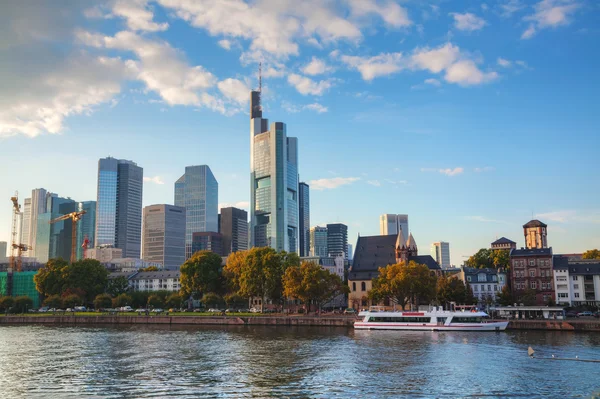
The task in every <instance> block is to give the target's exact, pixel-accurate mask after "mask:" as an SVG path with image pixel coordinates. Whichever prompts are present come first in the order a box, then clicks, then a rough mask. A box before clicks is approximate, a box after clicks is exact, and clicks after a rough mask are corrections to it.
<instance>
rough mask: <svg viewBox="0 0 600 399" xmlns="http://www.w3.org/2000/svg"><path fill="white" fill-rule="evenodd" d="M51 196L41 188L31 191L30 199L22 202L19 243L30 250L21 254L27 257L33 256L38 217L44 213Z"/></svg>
mask: <svg viewBox="0 0 600 399" xmlns="http://www.w3.org/2000/svg"><path fill="white" fill-rule="evenodd" d="M49 195H51V194H50V193H48V192H47V191H46V190H45V189H43V188H36V189H34V190H31V198H25V199H24V200H23V223H22V234H21V243H22V244H25V245H28V246H29V247H30V248H31V249H30V250H28V251H25V252H23V254H24V255H25V254H26V255H28V256H34V255H35V244H36V241H37V226H38V221H37V220H38V215H40V214H42V213H46V207H47V202H48V196H49Z"/></svg>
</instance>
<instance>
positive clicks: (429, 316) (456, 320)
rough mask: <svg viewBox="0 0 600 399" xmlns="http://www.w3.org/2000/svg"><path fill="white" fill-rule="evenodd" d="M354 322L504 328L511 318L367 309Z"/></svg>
mask: <svg viewBox="0 0 600 399" xmlns="http://www.w3.org/2000/svg"><path fill="white" fill-rule="evenodd" d="M358 316H359V317H362V320H357V321H356V322H354V328H355V329H357V330H413V331H504V330H506V326H507V325H508V321H489V320H488V319H487V317H488V315H487V313H485V312H464V311H462V312H461V311H458V312H457V311H447V310H442V308H439V309H437V308H435V309H433V310H430V311H425V312H421V311H418V312H414V311H401V312H381V311H363V312H360V313H359V314H358Z"/></svg>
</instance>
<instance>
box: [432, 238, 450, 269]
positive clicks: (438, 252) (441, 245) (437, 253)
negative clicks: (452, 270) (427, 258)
mask: <svg viewBox="0 0 600 399" xmlns="http://www.w3.org/2000/svg"><path fill="white" fill-rule="evenodd" d="M431 257H432V258H433V259H435V261H436V262H437V263H438V265H440V266H441V268H442V269H447V268H449V267H450V243H448V242H444V241H440V242H434V243H433V244H431Z"/></svg>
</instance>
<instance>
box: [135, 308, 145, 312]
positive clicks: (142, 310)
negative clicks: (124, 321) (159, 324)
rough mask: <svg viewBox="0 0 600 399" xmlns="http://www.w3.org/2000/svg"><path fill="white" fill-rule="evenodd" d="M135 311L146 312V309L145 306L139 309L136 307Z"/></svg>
mask: <svg viewBox="0 0 600 399" xmlns="http://www.w3.org/2000/svg"><path fill="white" fill-rule="evenodd" d="M135 311H136V312H138V313H146V309H144V308H139V309H136V310H135Z"/></svg>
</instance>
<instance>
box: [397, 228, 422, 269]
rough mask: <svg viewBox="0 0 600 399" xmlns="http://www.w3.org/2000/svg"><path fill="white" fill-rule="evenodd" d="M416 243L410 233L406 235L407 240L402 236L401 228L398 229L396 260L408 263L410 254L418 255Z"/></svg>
mask: <svg viewBox="0 0 600 399" xmlns="http://www.w3.org/2000/svg"><path fill="white" fill-rule="evenodd" d="M418 252H419V250H418V248H417V243H416V241H415V239H414V237H413V235H412V233H411V234H410V235H409V236H408V240H407V239H406V238H405V236H404V232H403V231H402V228H400V229H398V236H397V237H396V262H397V263H400V262H404V263H408V260H409V259H410V257H411V256H417V255H418Z"/></svg>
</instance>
